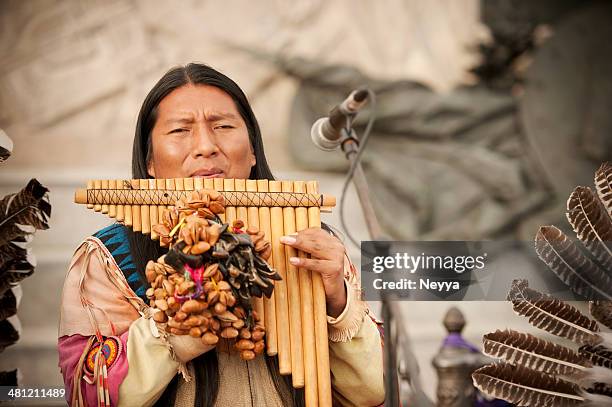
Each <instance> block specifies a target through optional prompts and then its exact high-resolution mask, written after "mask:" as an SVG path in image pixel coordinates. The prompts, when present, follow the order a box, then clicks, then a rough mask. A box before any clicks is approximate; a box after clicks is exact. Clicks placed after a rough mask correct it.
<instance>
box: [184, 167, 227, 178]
mask: <svg viewBox="0 0 612 407" xmlns="http://www.w3.org/2000/svg"><path fill="white" fill-rule="evenodd" d="M191 177H192V178H222V177H223V171H221V170H220V169H218V168H212V169H209V170H198V171H196V172H194V173H193V174H191Z"/></svg>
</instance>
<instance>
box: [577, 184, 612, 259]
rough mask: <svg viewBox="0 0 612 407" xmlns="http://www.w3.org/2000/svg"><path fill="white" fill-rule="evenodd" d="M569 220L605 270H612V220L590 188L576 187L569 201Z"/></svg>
mask: <svg viewBox="0 0 612 407" xmlns="http://www.w3.org/2000/svg"><path fill="white" fill-rule="evenodd" d="M566 216H567V220H568V221H569V223H570V224H571V225H572V228H573V229H574V232H576V236H578V239H580V240H581V241H582V243H583V244H584V246H585V247H586V248H587V249H588V250H589V251H590V252H591V254H592V255H593V257H594V258H595V259H596V260H597V261H598V262H599V264H600V265H601V266H602V267H603V269H604V270H612V218H610V216H608V214H607V213H606V211H605V209H604V208H603V206H602V205H601V203H600V202H599V199H597V195H596V194H595V193H594V192H593V191H592V190H591V188H588V187H576V189H574V192H572V194H571V195H570V197H569V199H568V200H567V213H566Z"/></svg>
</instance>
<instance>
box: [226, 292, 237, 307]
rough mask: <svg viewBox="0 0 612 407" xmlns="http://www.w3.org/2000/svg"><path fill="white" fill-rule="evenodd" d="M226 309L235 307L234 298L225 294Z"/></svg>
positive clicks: (229, 294) (230, 294)
mask: <svg viewBox="0 0 612 407" xmlns="http://www.w3.org/2000/svg"><path fill="white" fill-rule="evenodd" d="M226 305H227V306H228V307H233V306H234V305H236V297H234V295H233V294H232V293H227V304H226Z"/></svg>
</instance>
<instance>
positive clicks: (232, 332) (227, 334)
mask: <svg viewBox="0 0 612 407" xmlns="http://www.w3.org/2000/svg"><path fill="white" fill-rule="evenodd" d="M237 336H238V330H237V329H236V328H232V327H228V328H224V329H223V330H222V331H221V337H222V338H225V339H234V338H235V337H237Z"/></svg>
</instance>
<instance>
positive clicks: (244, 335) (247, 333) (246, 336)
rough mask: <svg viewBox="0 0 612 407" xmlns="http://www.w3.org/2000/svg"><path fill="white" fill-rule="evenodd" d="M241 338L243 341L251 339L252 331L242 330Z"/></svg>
mask: <svg viewBox="0 0 612 407" xmlns="http://www.w3.org/2000/svg"><path fill="white" fill-rule="evenodd" d="M240 337H241V338H243V339H251V331H249V328H242V329H241V330H240Z"/></svg>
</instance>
